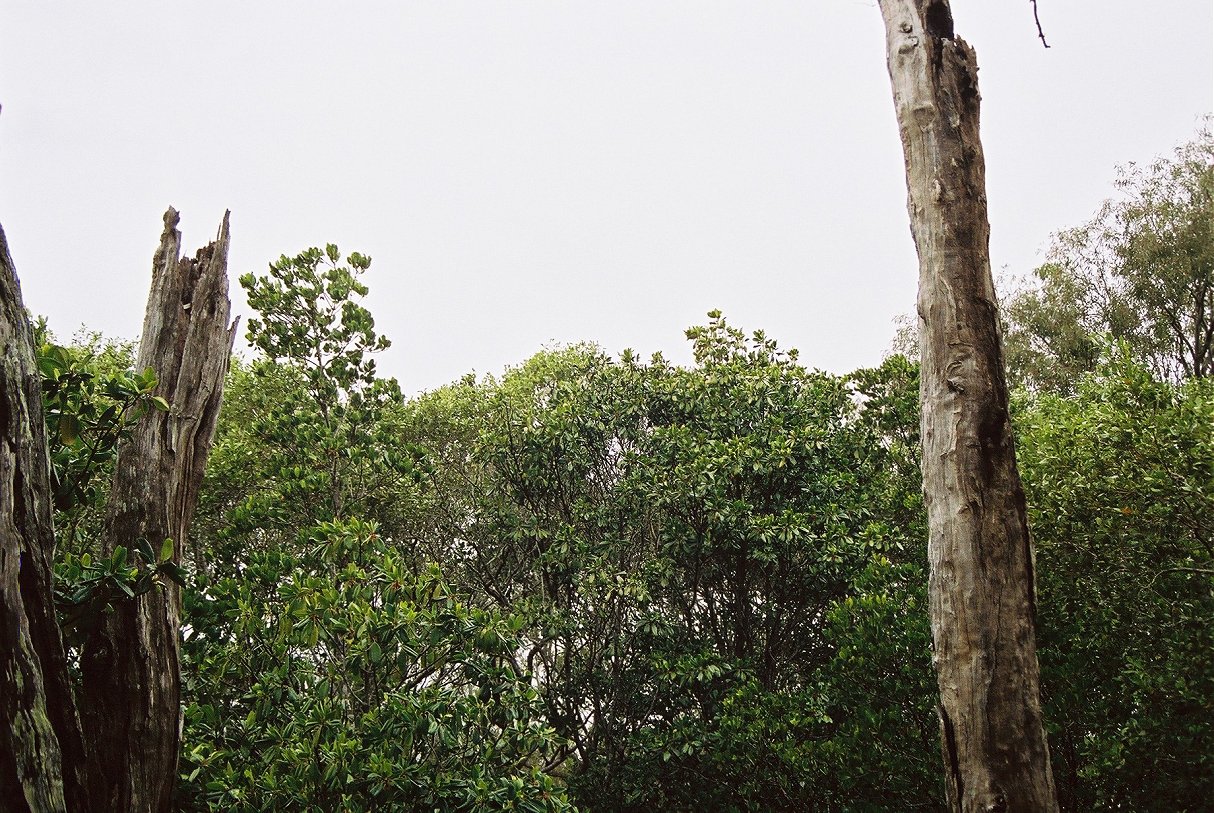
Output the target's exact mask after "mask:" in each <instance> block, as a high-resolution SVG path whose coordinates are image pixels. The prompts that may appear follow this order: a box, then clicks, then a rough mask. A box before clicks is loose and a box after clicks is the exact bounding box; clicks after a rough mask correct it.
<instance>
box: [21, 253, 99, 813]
mask: <svg viewBox="0 0 1214 813" xmlns="http://www.w3.org/2000/svg"><path fill="white" fill-rule="evenodd" d="M0 432H3V433H4V437H3V443H0V805H2V806H3V809H4V810H6V811H13V813H25V812H26V811H30V812H31V813H33V812H35V811H36V812H38V813H41V811H65V810H72V811H77V810H79V811H87V810H88V809H89V805H88V796H87V793H86V792H85V787H84V773H83V769H84V744H83V740H82V738H81V731H80V721H79V718H78V717H77V715H76V704H75V702H74V701H73V699H72V687H71V684H70V682H69V679H68V671H67V657H66V654H65V651H64V648H63V638H62V636H61V635H60V632H59V625H58V623H57V622H56V620H55V608H54V602H53V599H52V596H53V593H52V591H51V587H52V585H51V578H52V569H51V568H52V562H53V560H54V553H55V535H54V530H53V528H52V524H51V517H52V505H51V479H50V458H49V457H48V454H47V444H46V426H45V424H44V423H43V417H42V387H41V384H40V382H39V378H38V368H37V365H36V363H35V360H34V333H33V330H32V329H31V327H30V324H29V318H28V316H27V315H26V312H25V305H24V303H23V302H22V300H21V286H20V283H19V282H18V280H17V272H16V269H15V267H14V266H13V260H12V257H11V256H10V255H9V251H8V242H7V241H6V239H5V237H4V231H3V229H0Z"/></svg>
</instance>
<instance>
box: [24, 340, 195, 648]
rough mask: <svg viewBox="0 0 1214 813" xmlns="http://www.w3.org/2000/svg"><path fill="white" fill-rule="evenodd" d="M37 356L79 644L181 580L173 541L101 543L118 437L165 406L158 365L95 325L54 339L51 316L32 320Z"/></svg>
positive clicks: (65, 599) (59, 592)
mask: <svg viewBox="0 0 1214 813" xmlns="http://www.w3.org/2000/svg"><path fill="white" fill-rule="evenodd" d="M35 343H36V359H37V364H38V375H39V378H40V383H41V386H42V406H43V416H44V420H45V421H46V428H47V445H48V448H49V452H50V463H51V488H52V494H51V496H52V500H53V503H54V507H55V516H54V522H55V536H56V542H57V546H56V557H55V585H54V593H55V607H56V610H57V611H58V614H59V622H60V625H61V627H62V630H63V634H64V640H65V642H66V643H67V645H68V647H69V648H71V649H75V648H77V647H79V646H80V645H81V644H82V643H83V641H84V639H85V638H87V637H88V635H89V633H90V631H91V630H93V629H94V628H95V627H96V625H97V624H98V623H100V621H101V619H102V618H103V616H104V614H105V613H106V612H108V611H109V610H110V608H112V607H113V606H114V605H115V604H117V603H118V602H121V601H127V600H132V599H135V598H136V597H138V596H141V595H143V594H144V593H146V592H148V591H149V590H151V589H152V588H153V587H155V586H156V585H157V584H161V583H163V580H165V579H169V580H172V581H175V582H177V583H178V584H182V583H184V578H185V577H184V574H183V573H182V571H181V570H180V568H178V566H177V565H176V564H174V563H173V562H172V561H170V560H171V559H172V551H173V541H172V540H171V539H165V540H159V541H158V542H157V543H156V546H155V547H154V546H153V544H152V543H151V542H149V541H148V540H146V539H142V538H140V539H135V540H130V541H129V542H128V545H129V547H128V546H124V545H118V546H116V547H115V549H114V551H113V552H112V553H110V554H109V555H104V554H103V553H102V552H101V551H100V550H99V549H98V547H97V545H96V541H97V535H98V531H99V529H100V526H101V512H102V510H103V509H104V506H105V499H106V495H107V494H108V493H109V491H108V487H109V478H110V477H111V475H112V473H113V470H114V463H115V461H116V460H117V456H118V449H119V444H120V443H121V442H122V441H123V440H125V439H126V438H128V437H129V436H130V434H131V431H132V430H133V429H134V427H135V425H136V424H137V423H138V422H139V421H140V420H141V419H142V418H143V417H144V416H145V415H147V414H148V413H149V412H150V411H152V410H159V411H162V412H167V411H168V410H169V405H168V403H167V402H166V401H165V400H164V399H163V398H161V397H159V396H156V395H153V394H152V393H153V391H154V390H155V388H156V383H157V382H156V373H155V372H154V371H153V370H151V369H148V370H144V371H143V372H141V373H135V372H133V371H132V369H131V367H132V366H133V359H132V348H131V346H130V345H128V344H123V343H116V342H108V341H106V340H104V339H102V338H101V337H100V336H99V335H98V334H95V333H91V334H90V333H84V334H80V335H78V336H77V337H76V338H75V340H74V341H73V342H72V344H70V345H60V344H56V343H55V342H54V340H53V337H52V336H51V334H50V332H49V330H48V329H47V326H46V322H45V320H39V321H38V323H37V325H36V326H35Z"/></svg>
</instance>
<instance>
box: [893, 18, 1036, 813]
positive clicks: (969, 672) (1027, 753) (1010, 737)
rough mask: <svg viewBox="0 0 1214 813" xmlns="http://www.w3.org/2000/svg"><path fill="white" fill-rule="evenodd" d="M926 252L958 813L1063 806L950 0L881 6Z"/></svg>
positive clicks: (941, 614) (939, 607) (933, 595)
mask: <svg viewBox="0 0 1214 813" xmlns="http://www.w3.org/2000/svg"><path fill="white" fill-rule="evenodd" d="M881 13H882V16H883V17H884V19H885V28H886V43H887V47H888V59H889V74H890V80H891V82H892V84H893V93H894V106H895V108H896V110H897V116H898V126H899V129H900V131H901V134H902V145H903V149H904V151H905V157H906V179H907V189H908V191H909V201H908V206H909V209H910V219H911V231H912V232H913V234H914V238H915V246H916V247H917V249H918V251H919V305H918V310H919V329H920V333H919V337H920V338H919V344H920V352H921V353H922V366H921V370H920V381H921V384H920V402H921V406H922V435H923V490H924V496H925V500H926V503H927V509H928V523H929V529H930V530H929V533H930V537H929V542H928V558H929V560H930V564H931V576H930V583H929V593H930V605H931V616H932V643H933V647H934V650H935V655H934V660H935V664H936V674H937V678H938V680H939V684H940V697H941V702H940V707H939V711H940V723H941V730H942V732H941V733H942V746H943V750H944V763H945V770H946V772H947V783H946V786H947V792H948V796H949V801H950V804H951V806H952V808H953V809H954V810H961V811H983V813H987V812H988V811H1026V813H1027V811H1033V813H1037V811H1056V810H1057V809H1058V803H1057V800H1056V795H1055V791H1054V782H1053V777H1052V775H1051V772H1050V758H1049V750H1048V748H1047V745H1046V739H1045V733H1044V730H1043V727H1042V715H1041V702H1040V697H1039V688H1038V666H1037V650H1036V641H1035V634H1036V633H1035V620H1034V615H1035V609H1036V608H1035V605H1034V575H1033V549H1032V542H1031V540H1030V539H1029V533H1028V525H1027V522H1026V519H1025V503H1024V491H1023V489H1022V487H1021V485H1020V475H1019V473H1018V472H1017V469H1016V458H1015V450H1014V447H1013V442H1012V430H1011V422H1010V420H1009V416H1008V398H1007V383H1006V381H1005V378H1004V369H1003V351H1002V347H1001V345H1000V338H999V329H998V324H997V320H996V313H997V312H996V305H995V290H994V284H993V282H992V280H991V269H990V253H989V247H988V241H989V236H990V226H989V224H988V221H987V209H986V178H985V174H986V168H985V164H984V160H983V156H982V145H981V143H980V141H979V138H978V108H979V95H978V75H977V74H978V66H977V62H976V60H975V57H974V51H973V49H971V48H970V47H969V45H967V44H966V43H965V42H964V41H963V40H961V39H959V38H957V37H955V36H954V34H953V18H952V12H951V11H950V9H949V4H948V1H947V0H881Z"/></svg>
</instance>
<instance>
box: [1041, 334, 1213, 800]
mask: <svg viewBox="0 0 1214 813" xmlns="http://www.w3.org/2000/svg"><path fill="white" fill-rule="evenodd" d="M1018 425H1019V427H1020V432H1021V441H1020V453H1019V457H1020V461H1021V466H1022V469H1023V473H1024V479H1025V484H1026V489H1027V492H1028V502H1029V507H1030V521H1031V525H1032V528H1033V531H1034V535H1035V537H1036V539H1037V563H1038V584H1039V597H1038V605H1039V608H1040V629H1041V632H1040V644H1039V651H1040V658H1041V665H1042V688H1043V692H1044V698H1045V704H1046V719H1047V722H1048V725H1049V733H1050V741H1051V742H1050V745H1051V753H1052V756H1053V762H1054V769H1055V773H1056V776H1057V781H1058V787H1059V792H1060V795H1061V796H1062V801H1063V808H1064V809H1066V810H1117V809H1132V810H1160V811H1163V810H1197V809H1201V808H1202V807H1204V806H1205V804H1206V800H1207V799H1209V798H1210V794H1211V792H1212V791H1214V779H1212V778H1211V777H1214V745H1212V741H1211V739H1210V732H1211V731H1214V713H1212V710H1211V709H1212V707H1211V705H1210V703H1209V698H1210V697H1212V696H1214V661H1212V660H1211V658H1210V657H1209V653H1210V652H1214V626H1212V625H1211V621H1210V620H1211V618H1214V589H1212V587H1214V539H1212V537H1211V524H1210V523H1211V520H1210V518H1211V517H1214V488H1212V486H1214V389H1211V387H1210V385H1209V381H1208V380H1203V381H1193V382H1190V383H1188V384H1185V385H1183V386H1179V387H1178V386H1175V385H1172V384H1168V383H1162V382H1159V381H1157V380H1155V379H1153V378H1152V377H1151V375H1150V374H1149V373H1148V372H1147V371H1146V370H1144V369H1143V368H1142V367H1141V366H1139V365H1138V364H1136V363H1134V362H1131V361H1129V360H1128V359H1127V357H1126V354H1125V351H1124V350H1123V351H1122V354H1121V355H1120V356H1119V357H1117V358H1115V359H1114V361H1113V362H1111V363H1110V364H1109V365H1107V366H1105V367H1103V368H1101V370H1100V372H1099V374H1098V375H1096V376H1093V377H1090V378H1087V379H1085V380H1084V381H1083V382H1081V384H1080V386H1079V388H1078V392H1077V394H1076V395H1075V396H1074V397H1072V398H1060V397H1057V396H1042V397H1039V398H1037V399H1035V400H1033V401H1031V402H1030V403H1029V404H1028V405H1027V407H1026V408H1025V409H1024V410H1023V413H1022V415H1021V417H1020V419H1019V421H1018Z"/></svg>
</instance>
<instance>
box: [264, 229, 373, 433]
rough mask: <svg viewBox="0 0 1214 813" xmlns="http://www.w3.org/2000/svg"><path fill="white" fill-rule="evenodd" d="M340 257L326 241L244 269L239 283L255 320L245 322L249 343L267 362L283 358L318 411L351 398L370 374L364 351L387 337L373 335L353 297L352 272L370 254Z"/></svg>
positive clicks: (356, 290)
mask: <svg viewBox="0 0 1214 813" xmlns="http://www.w3.org/2000/svg"><path fill="white" fill-rule="evenodd" d="M341 259H342V255H341V252H340V251H338V249H337V246H335V245H333V244H332V243H330V244H328V245H327V246H325V248H324V250H323V251H322V250H321V249H319V248H309V249H307V250H305V251H303V252H301V253H299V254H297V255H295V256H294V257H287V256H286V255H283V256H282V257H280V258H279V259H278V261H277V262H275V263H271V264H270V271H269V276H266V277H257V276H255V275H253V274H245V275H243V276H242V277H241V278H240V284H241V286H243V287H244V289H245V292H246V293H247V294H248V298H249V307H251V308H253V309H254V310H256V311H257V313H258V318H256V319H250V320H249V341H250V342H252V343H253V345H254V346H255V347H257V348H258V349H260V350H261V351H262V352H263V353H264V354H265V356H266V358H267V359H269V360H270V361H279V360H288V361H290V362H292V363H294V364H296V365H298V366H299V368H300V369H301V370H302V371H303V373H304V377H305V380H306V381H307V383H308V390H309V392H310V393H311V394H312V396H313V398H314V399H315V400H316V402H317V404H318V406H319V407H320V408H321V409H322V410H323V409H325V408H326V407H328V406H331V405H334V404H335V403H336V402H338V401H340V400H345V399H348V398H350V397H353V396H355V395H356V394H358V393H359V392H361V390H362V389H363V388H364V387H366V386H369V385H371V384H372V383H373V382H374V380H375V361H374V359H372V358H370V354H372V353H376V352H379V351H381V350H385V349H387V348H388V347H389V346H390V345H391V342H389V341H388V339H387V338H386V337H383V336H377V335H376V334H375V320H374V319H372V318H371V312H370V311H368V310H367V309H366V308H364V307H362V306H361V305H359V304H358V302H357V300H356V299H355V297H359V298H361V297H364V296H366V295H367V286H365V285H363V284H362V283H361V282H359V277H360V276H361V275H362V274H363V273H364V272H366V270H367V269H368V268H370V267H371V258H370V257H367V256H365V255H362V254H359V253H358V252H354V253H353V254H351V255H350V256H349V257H348V258H346V262H345V264H343V263H342V262H341Z"/></svg>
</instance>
